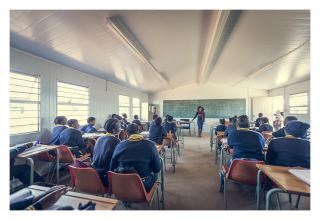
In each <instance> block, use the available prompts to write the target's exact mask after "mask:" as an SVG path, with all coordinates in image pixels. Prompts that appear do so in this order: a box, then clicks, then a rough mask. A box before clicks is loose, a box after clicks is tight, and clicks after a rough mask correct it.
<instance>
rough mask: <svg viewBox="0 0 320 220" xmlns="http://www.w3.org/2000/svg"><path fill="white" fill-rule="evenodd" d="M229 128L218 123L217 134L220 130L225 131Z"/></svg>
mask: <svg viewBox="0 0 320 220" xmlns="http://www.w3.org/2000/svg"><path fill="white" fill-rule="evenodd" d="M226 129H227V127H226V126H225V125H218V126H217V127H216V131H215V134H216V135H217V134H218V132H220V131H223V132H224V131H225V130H226Z"/></svg>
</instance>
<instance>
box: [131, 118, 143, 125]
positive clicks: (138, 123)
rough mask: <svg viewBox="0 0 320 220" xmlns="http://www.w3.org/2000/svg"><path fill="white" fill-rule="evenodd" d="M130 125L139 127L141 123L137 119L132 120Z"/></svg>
mask: <svg viewBox="0 0 320 220" xmlns="http://www.w3.org/2000/svg"><path fill="white" fill-rule="evenodd" d="M132 123H135V124H137V125H141V121H140V120H139V119H134V120H133V121H132Z"/></svg>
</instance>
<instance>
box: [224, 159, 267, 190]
mask: <svg viewBox="0 0 320 220" xmlns="http://www.w3.org/2000/svg"><path fill="white" fill-rule="evenodd" d="M256 164H264V161H260V160H247V159H234V160H233V161H232V163H231V165H230V168H229V170H228V173H227V176H226V177H227V178H228V179H231V180H234V181H237V182H240V183H245V184H251V185H256V184H257V173H258V168H257V167H256Z"/></svg>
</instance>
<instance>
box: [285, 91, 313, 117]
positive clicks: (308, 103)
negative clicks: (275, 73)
mask: <svg viewBox="0 0 320 220" xmlns="http://www.w3.org/2000/svg"><path fill="white" fill-rule="evenodd" d="M303 93H306V94H307V105H295V106H291V105H290V98H291V96H294V95H299V94H303ZM288 102H289V105H288V106H289V114H293V115H308V114H309V113H310V102H309V92H308V91H303V92H298V93H291V94H289V100H288ZM291 107H307V112H306V113H296V112H294V113H292V112H291Z"/></svg>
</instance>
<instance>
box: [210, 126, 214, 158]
mask: <svg viewBox="0 0 320 220" xmlns="http://www.w3.org/2000/svg"><path fill="white" fill-rule="evenodd" d="M210 148H211V152H212V148H213V128H212V127H211V128H210Z"/></svg>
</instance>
